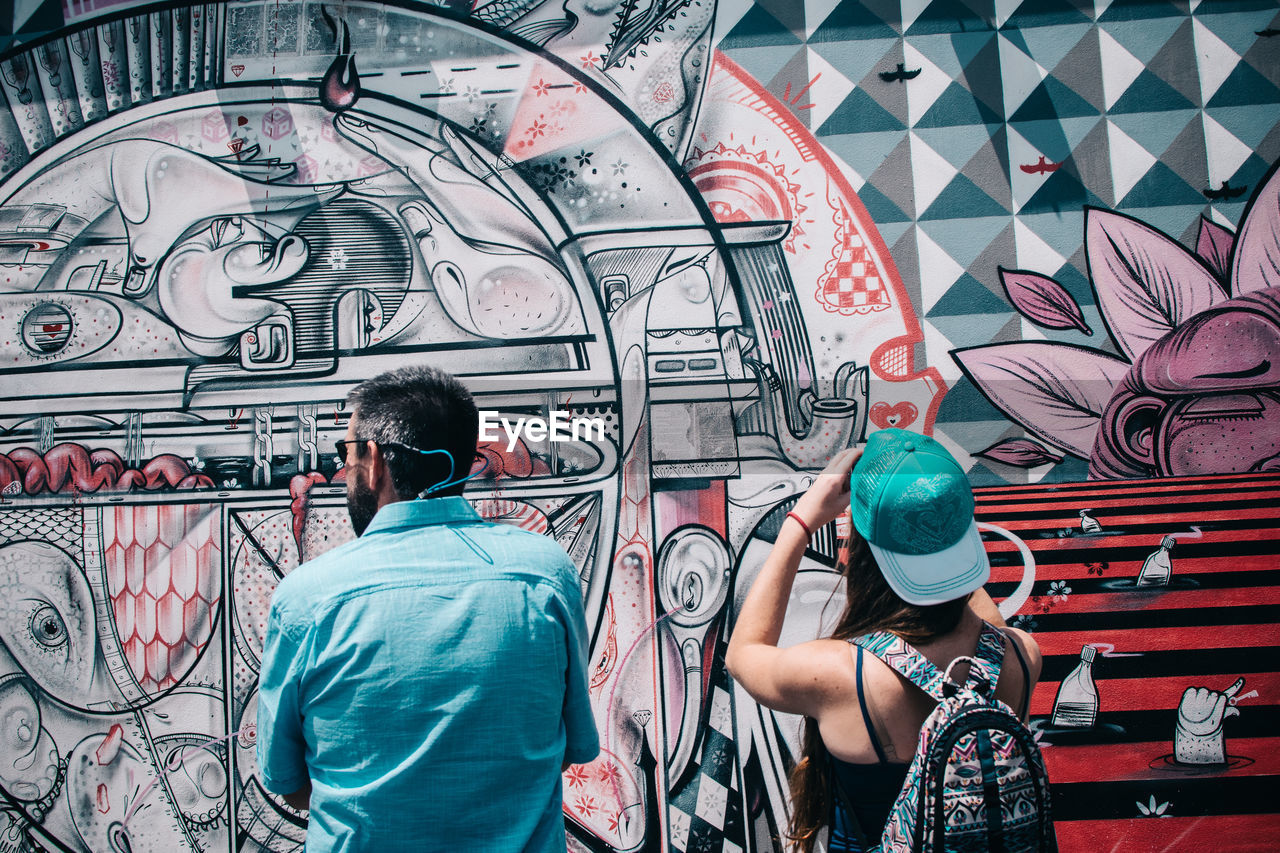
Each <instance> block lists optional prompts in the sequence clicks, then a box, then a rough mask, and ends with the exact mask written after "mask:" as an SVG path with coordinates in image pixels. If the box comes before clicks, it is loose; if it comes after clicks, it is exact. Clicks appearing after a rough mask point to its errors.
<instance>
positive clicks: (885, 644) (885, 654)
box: [853, 631, 944, 702]
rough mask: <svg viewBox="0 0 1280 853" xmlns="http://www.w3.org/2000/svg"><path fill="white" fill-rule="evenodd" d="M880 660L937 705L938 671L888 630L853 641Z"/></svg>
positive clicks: (904, 641) (940, 676)
mask: <svg viewBox="0 0 1280 853" xmlns="http://www.w3.org/2000/svg"><path fill="white" fill-rule="evenodd" d="M853 642H854V643H856V644H857V645H858V646H860V647H861V648H864V649H866V650H867V651H869V652H871V654H873V655H875V656H876V657H878V658H880V660H882V661H884V662H885V664H887V665H888V666H889V667H890V668H891V669H892V670H894V671H895V672H897V673H898V674H899V675H901V676H902V677H903V678H905V679H907V681H910V682H911V683H912V684H914V685H915V686H916V687H919V688H920V689H921V690H923V691H924V692H925V693H928V694H929V695H930V696H932V697H933V698H934V699H935V700H937V701H938V702H941V701H942V700H943V698H944V697H943V695H942V682H943V676H942V672H941V671H939V669H938V668H937V667H936V666H934V665H933V664H932V663H930V662H929V659H928V658H926V657H925V656H924V655H922V654H920V653H919V652H918V651H916V650H915V649H914V648H913V647H912V646H911V644H910V643H908V642H907V641H906V640H904V639H902V638H901V637H899V636H897V635H896V634H890V633H889V632H888V631H876V632H875V633H874V634H867V635H866V636H863V637H858V638H857V639H856V640H854V641H853Z"/></svg>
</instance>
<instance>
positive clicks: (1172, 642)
mask: <svg viewBox="0 0 1280 853" xmlns="http://www.w3.org/2000/svg"><path fill="white" fill-rule="evenodd" d="M1033 636H1034V637H1035V640H1036V643H1037V644H1039V646H1040V652H1041V654H1045V655H1078V654H1080V647H1081V646H1083V645H1085V644H1086V643H1110V644H1111V645H1113V646H1115V647H1116V648H1115V650H1116V651H1117V652H1137V651H1141V652H1157V651H1175V650H1180V649H1227V648H1235V649H1248V648H1254V647H1257V646H1274V645H1280V626H1277V625H1274V624H1270V625H1220V626H1215V627H1214V628H1212V629H1207V630H1202V629H1199V628H1123V629H1115V630H1112V629H1108V628H1100V629H1098V630H1097V631H1037V632H1036V633H1035V634H1034V635H1033ZM1277 698H1280V697H1277Z"/></svg>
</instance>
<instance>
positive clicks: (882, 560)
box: [849, 429, 991, 605]
mask: <svg viewBox="0 0 1280 853" xmlns="http://www.w3.org/2000/svg"><path fill="white" fill-rule="evenodd" d="M849 488H850V493H851V495H852V498H851V501H850V508H851V510H852V515H853V526H854V528H855V529H856V530H857V531H858V533H859V534H860V535H861V536H862V538H864V539H866V540H867V543H868V544H869V545H870V546H871V553H872V554H874V555H875V558H876V563H877V564H878V565H879V566H880V571H881V572H882V573H883V574H884V578H885V580H886V581H888V582H889V586H890V587H892V588H893V591H894V592H896V593H897V594H898V595H899V597H901V598H902V599H903V600H904V601H907V602H910V603H911V604H917V605H928V604H941V603H943V602H944V601H952V600H954V599H957V598H960V597H961V596H964V595H968V594H969V593H971V592H973V591H974V590H976V589H978V587H980V586H982V585H983V584H985V583H986V582H987V578H988V577H990V576H991V564H990V563H989V562H988V561H987V552H986V549H985V548H983V547H982V537H981V535H980V534H979V533H978V525H977V523H976V522H975V521H974V519H973V490H972V489H971V488H970V487H969V478H968V477H967V476H965V473H964V470H963V469H962V468H961V467H960V463H958V462H956V460H955V458H954V457H953V456H952V455H951V454H950V453H948V452H947V449H946V448H945V447H943V446H942V445H941V444H939V443H938V442H937V441H935V440H934V439H932V438H930V437H928V436H926V435H920V434H918V433H914V432H907V431H906V430H902V429H882V430H879V431H877V432H874V433H872V434H871V436H870V438H868V439H867V446H866V449H865V450H864V451H863V454H862V458H861V459H859V460H858V464H857V465H855V466H854V468H853V473H852V474H851V475H850V478H849Z"/></svg>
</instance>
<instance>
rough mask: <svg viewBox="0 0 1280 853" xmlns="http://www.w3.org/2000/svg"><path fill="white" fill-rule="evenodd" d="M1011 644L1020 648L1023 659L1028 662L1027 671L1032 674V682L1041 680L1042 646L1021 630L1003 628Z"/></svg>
mask: <svg viewBox="0 0 1280 853" xmlns="http://www.w3.org/2000/svg"><path fill="white" fill-rule="evenodd" d="M1001 630H1003V631H1004V634H1005V636H1006V637H1008V638H1009V642H1010V643H1012V644H1014V645H1016V646H1017V647H1018V651H1019V652H1021V653H1022V659H1023V660H1025V661H1026V662H1027V671H1028V672H1030V673H1031V680H1032V681H1036V680H1037V679H1039V678H1040V667H1041V664H1042V662H1043V657H1042V655H1041V654H1040V644H1039V643H1037V642H1036V641H1035V638H1034V637H1032V636H1031V635H1030V634H1028V633H1027V632H1026V631H1023V630H1021V629H1020V628H1002V629H1001Z"/></svg>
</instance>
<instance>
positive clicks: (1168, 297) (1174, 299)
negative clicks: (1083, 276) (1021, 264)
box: [1085, 208, 1227, 360]
mask: <svg viewBox="0 0 1280 853" xmlns="http://www.w3.org/2000/svg"><path fill="white" fill-rule="evenodd" d="M1085 247H1086V252H1087V255H1088V261H1089V275H1090V277H1091V278H1092V279H1093V287H1094V290H1096V291H1097V293H1098V307H1099V308H1101V309H1102V316H1103V317H1104V318H1105V319H1106V321H1107V328H1109V329H1110V330H1111V335H1112V337H1114V338H1115V340H1116V343H1117V344H1118V345H1119V346H1120V349H1121V351H1123V352H1124V354H1125V355H1127V356H1128V357H1129V359H1130V360H1136V359H1137V358H1138V356H1140V355H1142V353H1143V352H1145V351H1146V349H1147V347H1149V346H1150V345H1151V344H1152V343H1154V342H1155V341H1157V340H1159V339H1160V338H1162V337H1164V336H1165V335H1166V334H1168V333H1169V331H1170V330H1171V329H1173V328H1175V327H1176V326H1178V325H1180V324H1181V323H1182V322H1183V321H1185V320H1187V319H1189V318H1190V317H1194V316H1195V315H1196V314H1199V313H1200V312H1201V311H1203V310H1205V309H1206V308H1210V307H1212V306H1214V305H1216V304H1217V303H1219V302H1222V301H1223V300H1225V299H1226V298H1227V294H1226V291H1224V290H1223V288H1222V285H1221V284H1219V283H1218V280H1217V279H1216V278H1214V277H1213V273H1211V272H1209V269H1208V268H1207V267H1206V266H1205V265H1204V264H1203V263H1202V262H1201V261H1200V260H1199V259H1198V258H1196V257H1195V256H1194V255H1192V254H1191V253H1190V252H1188V251H1187V250H1186V249H1184V248H1183V247H1182V246H1181V245H1180V244H1179V243H1177V242H1176V241H1174V240H1171V239H1170V238H1169V237H1166V236H1165V235H1164V234H1161V233H1160V232H1159V231H1157V230H1155V229H1154V228H1152V227H1151V226H1149V225H1147V224H1146V223H1143V222H1139V221H1138V220H1136V219H1130V218H1129V217H1127V216H1122V215H1121V214H1118V213H1111V212H1110V211H1105V210H1097V209H1095V208H1090V209H1089V210H1088V213H1087V215H1086V218H1085Z"/></svg>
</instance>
